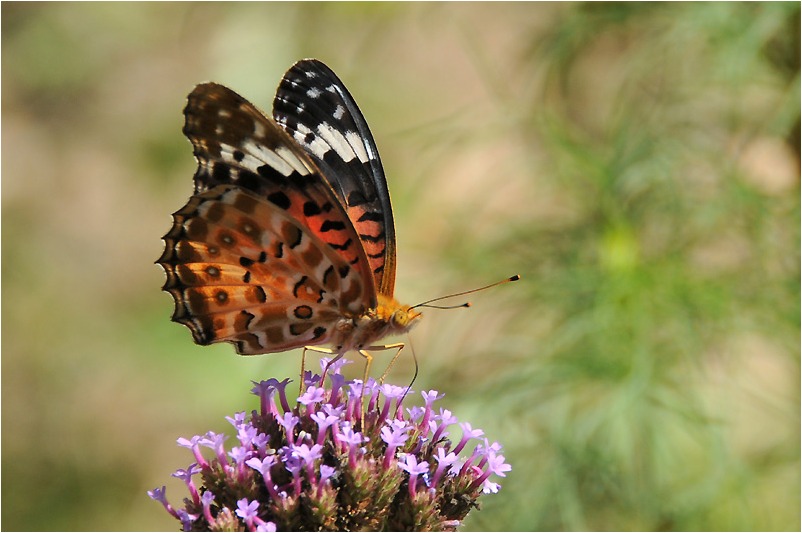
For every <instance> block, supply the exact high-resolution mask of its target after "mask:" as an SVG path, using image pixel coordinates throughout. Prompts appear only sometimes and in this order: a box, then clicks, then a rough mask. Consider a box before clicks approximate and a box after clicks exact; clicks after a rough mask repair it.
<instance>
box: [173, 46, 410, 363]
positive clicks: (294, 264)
mask: <svg viewBox="0 0 802 533" xmlns="http://www.w3.org/2000/svg"><path fill="white" fill-rule="evenodd" d="M184 114H185V117H186V122H185V126H184V133H185V134H186V135H187V137H188V138H189V139H190V141H191V142H192V145H193V147H194V153H195V157H196V159H197V161H198V169H197V171H196V173H195V178H194V181H195V195H194V196H192V197H191V198H190V200H189V202H188V203H187V204H186V205H185V206H184V207H183V208H182V209H180V210H178V211H177V212H175V213H174V214H173V227H172V228H171V230H170V231H169V232H168V233H167V234H166V235H165V236H164V241H165V250H164V253H163V254H162V256H161V257H160V258H159V260H158V261H157V263H159V264H160V265H161V266H162V267H163V268H164V270H165V272H166V274H167V281H166V283H165V285H164V287H163V289H164V290H165V291H167V292H169V293H170V294H171V295H172V296H173V299H174V300H175V312H174V313H173V320H174V321H175V322H178V323H181V324H184V325H186V326H187V327H188V328H189V329H190V331H191V332H192V335H193V338H194V340H195V342H196V343H197V344H201V345H206V344H211V343H215V342H230V343H232V344H234V346H235V348H236V350H237V352H238V353H239V354H242V355H251V354H260V353H271V352H280V351H285V350H289V349H291V348H298V347H310V346H330V347H331V353H333V354H336V356H337V357H341V356H342V355H343V354H345V353H346V352H348V351H351V350H356V351H360V353H362V352H361V351H362V350H364V349H366V348H374V349H375V348H381V347H382V346H381V345H377V343H378V342H380V341H381V339H383V338H384V337H386V336H388V335H392V334H397V333H404V332H406V331H409V329H410V328H412V327H413V326H414V325H415V324H416V323H417V321H418V320H419V318H420V316H421V315H420V313H418V312H416V311H415V310H414V309H411V308H410V307H409V306H406V305H403V304H401V303H399V302H398V301H397V300H396V299H395V298H394V296H393V290H394V282H395V264H396V259H395V232H394V227H393V219H392V208H391V206H390V198H389V192H388V190H387V184H386V181H385V178H384V173H383V171H382V167H381V162H380V161H379V159H378V151H377V149H376V147H375V144H374V142H373V138H372V136H371V134H370V131H369V130H368V128H367V123H366V122H365V120H364V118H363V117H362V115H361V113H360V112H359V109H358V108H357V107H356V103H355V102H354V101H353V98H352V97H351V96H350V94H349V93H348V91H347V90H346V89H345V87H344V85H343V84H342V82H341V81H340V80H339V79H338V78H337V77H336V75H334V73H333V72H332V71H331V70H330V69H328V67H326V66H325V65H323V64H322V63H320V62H319V61H316V60H304V61H301V62H298V63H296V65H294V66H293V67H292V68H291V69H290V70H289V71H288V72H287V74H285V77H284V79H283V80H282V82H281V85H280V86H279V91H278V93H277V95H276V99H275V101H274V114H273V118H271V117H268V116H266V115H265V114H264V113H262V112H261V111H259V110H258V109H257V108H256V107H255V106H253V105H252V104H251V103H250V102H248V101H247V100H245V99H244V98H242V97H241V96H239V95H237V94H236V93H234V92H233V91H231V90H230V89H227V88H225V87H223V86H222V85H218V84H215V83H205V84H201V85H198V86H197V87H196V88H195V90H193V91H192V93H191V94H190V95H189V98H188V104H187V107H186V109H185V111H184ZM363 355H364V354H363Z"/></svg>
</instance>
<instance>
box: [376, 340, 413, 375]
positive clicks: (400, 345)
mask: <svg viewBox="0 0 802 533" xmlns="http://www.w3.org/2000/svg"><path fill="white" fill-rule="evenodd" d="M404 346H406V345H405V344H404V343H403V342H396V343H393V344H382V345H380V346H368V350H392V349H394V348H397V349H398V351H397V352H395V355H393V358H392V359H390V364H389V365H387V368H386V369H385V371H384V373H383V374H382V377H380V378H379V385H382V384H383V383H384V378H386V377H387V374H388V373H389V372H390V369H391V368H393V365H394V364H395V361H396V359H398V356H399V355H400V354H401V350H403V349H404Z"/></svg>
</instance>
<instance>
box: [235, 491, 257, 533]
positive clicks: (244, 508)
mask: <svg viewBox="0 0 802 533" xmlns="http://www.w3.org/2000/svg"><path fill="white" fill-rule="evenodd" d="M236 513H237V516H239V517H240V518H242V519H243V520H244V521H245V525H246V526H248V529H250V530H251V531H253V530H255V529H256V527H255V526H254V523H256V522H257V521H258V522H260V523H261V522H262V520H261V519H260V518H259V514H258V513H259V502H258V501H255V500H254V501H252V502H249V501H248V498H242V499H241V500H237V510H236Z"/></svg>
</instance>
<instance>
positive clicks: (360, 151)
mask: <svg viewBox="0 0 802 533" xmlns="http://www.w3.org/2000/svg"><path fill="white" fill-rule="evenodd" d="M345 138H346V139H347V140H348V144H350V145H351V147H352V148H353V150H354V152H355V153H356V156H357V157H358V158H359V160H360V161H361V162H362V163H367V162H368V161H370V158H369V157H368V153H367V151H366V150H365V142H364V141H362V137H361V136H360V135H359V134H358V133H357V132H355V131H347V132H345Z"/></svg>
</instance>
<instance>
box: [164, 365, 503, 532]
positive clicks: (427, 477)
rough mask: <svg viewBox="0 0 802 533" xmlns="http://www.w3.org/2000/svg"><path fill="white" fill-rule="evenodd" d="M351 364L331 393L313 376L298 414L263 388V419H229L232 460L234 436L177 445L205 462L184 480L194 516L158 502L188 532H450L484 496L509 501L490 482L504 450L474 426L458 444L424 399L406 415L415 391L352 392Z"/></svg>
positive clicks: (279, 391) (276, 388)
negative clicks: (348, 373)
mask: <svg viewBox="0 0 802 533" xmlns="http://www.w3.org/2000/svg"><path fill="white" fill-rule="evenodd" d="M323 364H324V365H325V364H327V361H325V360H324V361H323ZM341 364H342V363H341V362H340V361H337V362H336V363H334V364H332V365H330V368H329V369H328V374H329V377H330V382H331V386H330V388H324V387H323V386H322V384H321V379H320V377H319V376H317V375H315V376H312V375H310V374H309V373H307V375H306V377H305V378H306V379H305V380H304V381H305V384H306V390H305V392H304V393H303V394H302V395H300V396H299V397H298V399H297V402H296V405H295V406H292V407H291V406H290V402H289V401H288V399H287V395H286V387H287V385H288V383H289V382H290V380H289V379H287V380H284V381H278V380H276V379H269V380H267V381H262V382H260V383H255V387H254V388H253V392H254V394H256V395H258V396H259V398H260V399H261V406H260V409H259V411H258V412H257V411H253V412H252V413H251V415H250V416H247V415H246V414H245V413H244V412H241V413H237V414H235V415H234V417H227V419H228V421H229V422H230V423H231V424H232V425H233V426H234V429H235V431H236V440H237V445H235V446H233V447H231V449H230V450H227V449H226V448H225V446H224V441H225V440H226V436H225V435H223V434H219V433H214V432H211V431H210V432H208V433H207V434H206V435H204V436H195V437H192V438H191V439H183V438H181V439H178V444H179V445H180V446H183V447H186V448H188V449H189V450H191V452H192V454H193V456H194V462H193V463H192V464H191V465H190V466H189V467H187V468H186V469H181V470H178V471H176V472H175V473H174V474H173V476H174V477H177V478H180V479H181V480H183V481H184V482H185V483H186V486H187V488H188V489H189V497H188V498H185V499H184V508H175V507H173V506H172V505H171V504H170V503H169V502H168V501H167V498H166V495H165V488H164V487H162V488H160V489H154V490H152V491H149V492H148V494H149V495H150V497H151V498H153V499H154V500H157V501H159V502H161V504H162V505H163V506H164V508H165V509H166V510H167V512H169V513H170V514H171V515H173V516H174V517H175V518H177V519H178V520H180V521H181V523H182V526H183V529H184V530H185V531H209V530H219V531H242V530H243V529H244V530H248V531H276V530H277V529H278V530H282V531H293V530H297V531H303V530H356V529H358V530H395V531H412V530H414V531H431V530H434V531H444V530H446V531H448V530H454V529H456V527H457V526H458V525H460V523H461V522H462V520H463V519H464V518H465V516H466V515H467V513H468V512H469V511H470V510H471V509H472V508H473V507H478V505H477V503H476V500H477V498H478V497H479V495H480V494H481V493H495V492H498V490H499V488H500V486H499V484H498V483H496V482H494V481H491V480H490V476H491V475H493V474H495V475H497V476H501V477H504V476H505V473H506V472H508V471H509V470H510V466H509V465H508V464H506V463H505V462H504V456H503V455H501V454H500V453H499V451H500V450H501V446H500V445H499V444H498V443H496V442H493V443H490V442H489V441H488V440H487V439H486V438H483V432H482V431H481V430H478V429H473V428H472V427H471V425H470V424H468V423H460V424H459V428H460V430H461V435H459V439H458V440H457V439H456V438H455V439H454V441H456V444H454V441H452V440H450V439H449V438H448V437H449V429H450V428H451V427H452V426H454V425H455V424H457V419H456V418H455V417H454V416H452V414H451V412H450V411H448V410H446V409H442V408H440V409H439V410H437V411H435V409H434V407H433V404H434V402H435V401H436V400H439V399H440V398H442V395H440V394H438V393H437V391H428V392H424V393H423V394H422V395H423V400H424V405H423V406H422V407H420V406H413V407H410V408H405V407H404V406H403V405H402V404H403V402H404V399H405V398H406V397H408V396H409V394H410V393H411V392H412V391H409V390H408V389H407V388H406V387H397V386H394V385H389V384H384V385H379V384H377V383H376V382H374V381H373V380H372V379H371V380H368V382H367V383H366V384H365V385H364V386H363V384H362V382H361V381H360V380H354V381H346V380H345V378H344V377H343V376H342V374H340V368H341ZM365 402H366V404H365ZM202 449H208V450H211V452H210V453H209V452H207V454H206V455H204V453H203V451H202ZM207 456H208V457H207ZM198 475H199V476H200V480H201V481H202V482H201V484H200V485H198V483H197V480H196V479H195V478H196V477H197V476H198Z"/></svg>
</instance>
